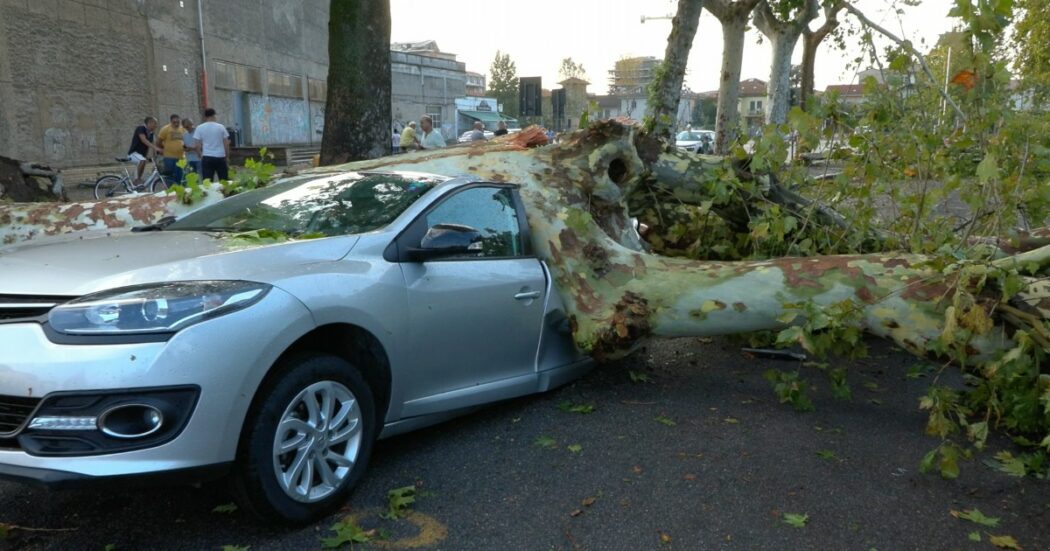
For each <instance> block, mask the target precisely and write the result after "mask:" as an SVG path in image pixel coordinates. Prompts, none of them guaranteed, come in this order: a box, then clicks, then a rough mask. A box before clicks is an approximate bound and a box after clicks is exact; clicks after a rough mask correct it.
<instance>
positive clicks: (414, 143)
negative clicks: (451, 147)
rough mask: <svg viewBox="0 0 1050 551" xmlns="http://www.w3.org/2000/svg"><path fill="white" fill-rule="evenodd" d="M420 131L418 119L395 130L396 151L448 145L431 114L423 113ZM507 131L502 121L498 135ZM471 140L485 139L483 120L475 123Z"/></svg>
mask: <svg viewBox="0 0 1050 551" xmlns="http://www.w3.org/2000/svg"><path fill="white" fill-rule="evenodd" d="M419 126H420V130H421V131H420V132H417V131H416V121H411V122H409V123H408V124H407V125H406V126H405V128H404V129H403V130H401V132H398V131H397V129H395V130H394V141H393V144H392V145H393V147H394V153H408V152H409V151H416V150H419V149H440V148H442V147H445V145H447V144H446V143H445V138H444V136H442V135H441V132H440V131H439V130H437V129H436V128H434V119H432V118H430V116H429V115H423V116H422V117H420V119H419ZM506 133H507V123H505V122H503V121H500V122H499V125H498V127H497V128H496V130H495V132H493V134H495V135H496V136H502V135H504V134H506ZM470 139H471V141H479V140H484V139H485V126H484V125H483V124H481V121H477V122H475V123H474V130H473V131H472V132H471V134H470Z"/></svg>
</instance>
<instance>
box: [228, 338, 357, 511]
mask: <svg viewBox="0 0 1050 551" xmlns="http://www.w3.org/2000/svg"><path fill="white" fill-rule="evenodd" d="M276 369H277V370H278V371H276V372H275V377H274V378H272V379H271V380H270V381H269V382H268V384H265V385H264V386H263V387H262V388H261V389H260V391H259V394H258V395H257V396H256V399H255V402H254V404H253V406H252V411H251V413H250V414H249V416H248V419H246V421H245V430H244V432H243V434H242V437H241V442H240V446H239V450H238V454H237V455H238V457H237V471H236V472H235V474H234V476H233V487H234V493H235V494H236V496H237V498H238V501H239V502H240V503H241V504H242V505H243V506H244V507H245V508H246V509H248V510H250V511H252V512H253V513H255V514H256V515H258V516H259V517H261V518H263V519H266V520H277V521H283V522H289V523H294V524H303V523H307V522H311V521H313V520H316V519H318V518H320V517H322V516H324V515H326V514H328V513H330V512H332V511H334V510H335V509H337V508H338V507H339V506H340V505H342V504H343V503H344V502H345V501H346V499H347V497H348V496H349V494H350V491H351V490H352V489H353V487H354V486H355V485H356V484H357V482H358V480H360V478H361V476H362V475H363V474H364V471H365V468H366V467H367V465H368V459H369V457H370V456H371V454H372V444H373V442H374V441H375V431H376V414H375V408H374V400H373V398H372V391H371V389H370V388H369V387H368V384H367V383H365V381H364V378H363V377H362V376H361V374H360V372H359V371H358V370H357V369H355V368H354V367H353V366H352V365H350V364H349V363H348V362H347V361H346V360H343V359H342V358H339V357H336V356H331V355H326V354H308V355H298V356H294V357H292V358H289V359H288V360H285V361H282V362H281V365H279V366H277V368H276Z"/></svg>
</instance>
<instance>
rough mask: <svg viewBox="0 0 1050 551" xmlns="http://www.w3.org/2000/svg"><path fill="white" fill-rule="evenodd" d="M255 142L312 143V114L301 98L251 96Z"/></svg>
mask: <svg viewBox="0 0 1050 551" xmlns="http://www.w3.org/2000/svg"><path fill="white" fill-rule="evenodd" d="M248 110H249V112H248V121H249V124H250V125H251V138H252V145H276V144H296V143H310V132H311V129H310V126H311V125H310V116H309V113H308V112H307V107H306V103H305V102H303V100H301V99H293V98H276V97H264V96H258V95H255V94H252V95H251V96H249V97H248Z"/></svg>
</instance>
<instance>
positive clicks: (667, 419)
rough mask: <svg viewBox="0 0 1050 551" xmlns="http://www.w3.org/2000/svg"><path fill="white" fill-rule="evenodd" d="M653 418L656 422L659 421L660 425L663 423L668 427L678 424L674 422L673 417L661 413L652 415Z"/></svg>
mask: <svg viewBox="0 0 1050 551" xmlns="http://www.w3.org/2000/svg"><path fill="white" fill-rule="evenodd" d="M653 420H655V421H656V422H657V423H660V424H661V425H665V426H668V427H673V426H675V425H677V424H678V423H675V422H674V419H671V418H670V417H664V416H663V415H658V416H656V417H654V418H653Z"/></svg>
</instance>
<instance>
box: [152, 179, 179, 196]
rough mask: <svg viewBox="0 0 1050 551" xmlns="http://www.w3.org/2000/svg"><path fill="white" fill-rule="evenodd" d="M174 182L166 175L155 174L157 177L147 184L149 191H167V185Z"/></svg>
mask: <svg viewBox="0 0 1050 551" xmlns="http://www.w3.org/2000/svg"><path fill="white" fill-rule="evenodd" d="M174 183H175V181H174V180H172V179H171V178H169V177H168V176H164V175H157V177H156V178H154V179H153V181H152V182H150V184H149V192H150V193H160V192H162V191H167V190H168V188H169V187H171V186H172V185H174Z"/></svg>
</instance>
